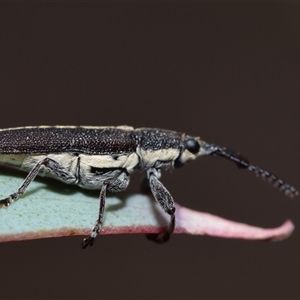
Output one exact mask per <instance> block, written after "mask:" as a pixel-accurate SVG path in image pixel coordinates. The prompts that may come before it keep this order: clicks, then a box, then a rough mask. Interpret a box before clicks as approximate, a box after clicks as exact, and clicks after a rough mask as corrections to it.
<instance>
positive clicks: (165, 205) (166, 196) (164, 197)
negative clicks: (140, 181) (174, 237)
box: [147, 169, 175, 243]
mask: <svg viewBox="0 0 300 300" xmlns="http://www.w3.org/2000/svg"><path fill="white" fill-rule="evenodd" d="M147 176H148V179H149V185H150V189H151V192H152V194H153V196H154V198H155V200H156V201H157V202H158V203H159V205H160V206H161V208H162V209H163V210H164V211H165V212H166V213H167V214H169V215H170V222H169V226H168V228H167V230H166V231H164V232H161V233H158V234H147V238H149V239H151V240H153V241H155V242H157V243H164V242H167V241H168V240H169V238H170V236H171V234H172V233H173V231H174V228H175V205H174V200H173V197H172V196H171V194H170V192H169V191H168V190H167V189H166V188H165V186H164V185H163V184H162V183H161V182H160V181H159V180H158V178H159V177H160V171H158V170H156V169H150V170H148V172H147Z"/></svg>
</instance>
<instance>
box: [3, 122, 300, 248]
mask: <svg viewBox="0 0 300 300" xmlns="http://www.w3.org/2000/svg"><path fill="white" fill-rule="evenodd" d="M202 155H216V156H221V157H225V158H227V159H230V160H232V161H233V162H235V163H236V164H237V165H238V166H239V167H242V168H245V169H248V170H249V171H252V172H254V173H255V174H256V175H258V176H259V177H261V178H263V179H266V180H267V181H269V182H270V183H271V184H272V185H273V186H274V187H276V188H278V189H279V190H280V191H282V192H283V193H284V194H286V195H287V196H290V197H294V196H296V195H297V194H298V192H297V190H296V189H295V188H294V187H293V186H291V185H289V184H287V183H286V182H284V181H283V180H281V179H280V178H278V177H277V176H275V175H273V174H272V173H270V172H267V171H265V170H263V169H261V168H259V167H256V166H254V165H251V164H249V162H248V160H247V159H245V158H244V157H243V156H241V155H240V154H239V153H236V152H233V151H230V150H228V149H226V148H224V147H219V146H216V145H213V144H209V143H206V142H205V141H203V140H201V139H200V138H199V137H193V136H189V135H186V134H184V133H179V132H175V131H170V130H164V129H155V128H136V129H134V128H133V127H129V126H118V127H89V126H38V127H19V128H8V129H1V130H0V164H2V165H6V166H10V167H13V168H18V169H20V170H23V171H26V172H28V175H27V177H26V178H25V180H24V182H23V183H22V185H21V186H20V187H19V189H18V190H17V191H16V192H14V193H12V194H11V195H9V196H8V197H7V198H5V199H2V200H0V207H8V206H9V205H10V204H11V203H12V202H14V201H16V200H17V199H18V198H19V197H20V196H21V195H22V194H23V193H24V192H25V190H26V189H27V187H28V186H29V184H30V183H31V182H32V181H33V180H34V178H35V177H36V176H37V175H40V176H46V177H52V178H55V179H58V180H60V181H62V182H64V183H67V184H75V185H79V186H80V187H82V188H86V189H98V190H100V197H99V200H100V210H99V216H98V220H97V221H96V224H95V226H94V227H93V229H92V231H91V233H90V235H89V236H88V237H86V238H84V239H83V242H82V247H83V248H85V247H87V246H88V245H93V243H94V240H95V238H96V236H97V234H98V233H99V232H100V231H101V227H102V224H103V215H104V208H105V199H106V192H107V191H109V192H119V191H123V190H125V189H126V188H127V186H128V184H129V180H130V175H131V174H132V173H133V172H134V171H135V170H144V171H145V172H146V177H147V180H148V183H149V188H150V190H151V192H152V194H153V196H154V198H155V199H156V201H157V202H158V203H159V204H160V206H161V208H162V209H163V210H164V211H165V213H167V214H168V215H169V216H170V221H169V225H168V228H167V229H166V230H165V231H164V232H161V233H158V234H152V235H149V238H151V239H153V240H155V241H156V242H164V241H167V240H168V239H169V237H170V235H171V233H172V232H173V230H174V227H175V206H174V201H173V198H172V196H171V194H170V193H169V191H168V190H167V189H166V188H165V186H164V185H163V184H162V183H161V181H160V177H161V169H163V168H172V167H179V166H182V165H184V164H185V163H186V162H188V161H190V160H193V159H195V158H196V157H198V156H202Z"/></svg>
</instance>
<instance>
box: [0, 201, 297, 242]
mask: <svg viewBox="0 0 300 300" xmlns="http://www.w3.org/2000/svg"><path fill="white" fill-rule="evenodd" d="M139 209H141V208H140V207H139ZM162 213H163V212H162ZM163 219H164V221H167V220H168V218H166V217H165V216H164V217H163ZM146 223H147V222H146ZM149 223H151V222H149ZM165 224H167V222H165ZM165 228H166V227H165V226H164V225H162V224H161V222H159V221H158V223H157V225H153V224H149V225H147V224H145V223H143V224H142V225H139V224H132V225H131V226H114V225H108V226H104V227H103V229H102V230H101V234H100V235H103V234H148V233H158V232H161V231H162V230H164V229H165ZM90 230H91V228H87V227H82V228H70V227H61V228H59V229H55V230H53V229H52V230H51V229H49V230H47V229H46V230H37V231H34V232H26V233H22V234H10V235H2V236H0V242H8V241H19V240H29V239H38V238H51V237H62V236H74V235H88V234H89V233H90ZM293 230H294V225H293V223H292V222H291V221H290V220H287V221H286V222H284V223H283V224H282V225H281V226H279V227H276V228H260V227H255V226H250V225H247V224H244V223H239V222H235V221H230V220H226V219H224V218H221V217H218V216H214V215H212V214H209V213H203V212H198V211H195V210H191V209H188V208H185V207H183V206H180V205H178V204H176V227H175V231H174V233H175V234H192V235H208V236H214V237H222V238H233V239H247V240H267V241H279V240H283V239H285V238H287V237H289V236H290V235H291V234H292V232H293Z"/></svg>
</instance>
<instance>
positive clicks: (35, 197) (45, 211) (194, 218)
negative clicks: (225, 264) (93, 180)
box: [0, 173, 294, 242]
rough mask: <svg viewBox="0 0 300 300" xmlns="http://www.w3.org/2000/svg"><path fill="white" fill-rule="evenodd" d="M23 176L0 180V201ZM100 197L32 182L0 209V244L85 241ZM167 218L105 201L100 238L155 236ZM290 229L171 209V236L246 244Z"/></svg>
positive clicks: (151, 209)
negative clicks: (68, 238)
mask: <svg viewBox="0 0 300 300" xmlns="http://www.w3.org/2000/svg"><path fill="white" fill-rule="evenodd" d="M23 178H24V176H22V177H18V176H17V175H16V174H15V173H14V174H13V175H12V174H11V173H8V174H5V175H4V174H2V175H1V176H0V199H2V198H5V197H7V196H8V195H10V194H11V193H12V192H15V191H16V189H17V187H19V186H20V185H21V183H22V181H23ZM98 195H99V191H85V190H82V189H79V188H77V187H74V186H68V185H65V184H62V183H60V182H56V181H54V180H51V179H50V180H49V179H47V180H41V179H37V180H35V181H34V182H33V183H32V184H30V186H29V188H28V189H27V191H26V193H25V195H23V196H22V197H21V198H20V199H19V200H18V201H16V202H15V203H13V204H12V205H10V206H9V207H8V208H2V209H0V242H5V241H17V240H27V239H37V238H47V237H59V236H69V235H88V234H89V233H90V230H91V228H92V227H93V225H94V223H95V220H96V219H97V218H98V211H99V200H98ZM168 220H169V217H168V215H166V214H165V213H164V212H163V211H162V209H161V208H160V207H159V206H158V204H157V203H156V202H155V201H154V200H153V199H152V198H151V197H149V196H146V195H142V194H127V193H119V194H113V195H109V196H108V198H107V201H106V208H105V217H104V226H103V229H102V231H101V234H125V233H157V232H160V231H161V230H163V229H164V228H165V227H166V226H167V224H168ZM293 229H294V226H293V224H292V222H291V221H286V222H285V223H284V224H283V225H282V226H280V227H278V228H274V229H263V228H259V227H254V226H249V225H246V224H242V223H237V222H233V221H229V220H225V219H222V218H220V217H217V216H213V215H211V214H208V213H202V212H197V211H193V210H190V209H187V208H185V207H183V206H180V205H178V204H176V228H175V233H186V234H194V235H210V236H218V237H225V238H240V239H251V240H280V239H283V238H286V237H288V236H289V235H290V234H291V233H292V231H293Z"/></svg>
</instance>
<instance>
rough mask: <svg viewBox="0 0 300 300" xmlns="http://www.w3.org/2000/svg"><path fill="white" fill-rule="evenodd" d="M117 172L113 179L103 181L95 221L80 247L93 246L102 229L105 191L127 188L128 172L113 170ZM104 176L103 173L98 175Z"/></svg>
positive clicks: (118, 190)
mask: <svg viewBox="0 0 300 300" xmlns="http://www.w3.org/2000/svg"><path fill="white" fill-rule="evenodd" d="M115 172H116V173H117V174H118V177H117V178H115V179H107V180H105V181H104V182H103V184H102V187H101V191H100V196H99V200H100V206H99V215H98V219H97V221H96V224H95V226H94V227H93V229H92V231H91V233H90V235H89V236H87V237H86V238H84V239H83V240H82V244H81V246H82V248H83V249H84V248H86V247H87V246H93V244H94V241H95V238H96V237H97V235H98V233H99V232H100V231H101V229H102V225H103V220H104V209H105V201H106V192H107V191H109V192H120V191H123V190H125V189H126V188H127V186H128V184H129V174H128V173H127V172H126V171H123V172H122V173H121V174H119V170H116V171H115ZM100 176H101V177H102V176H104V175H103V174H101V175H100Z"/></svg>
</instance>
